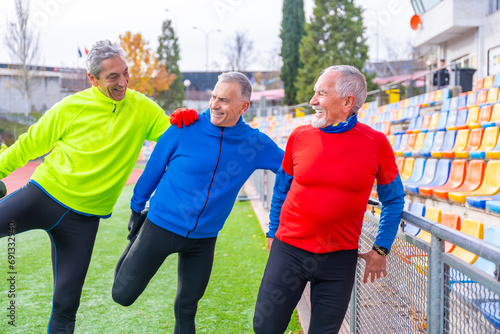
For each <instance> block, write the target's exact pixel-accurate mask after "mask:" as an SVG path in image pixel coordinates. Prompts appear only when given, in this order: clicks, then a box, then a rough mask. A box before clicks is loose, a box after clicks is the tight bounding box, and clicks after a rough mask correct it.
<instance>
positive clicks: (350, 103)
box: [344, 95, 356, 113]
mask: <svg viewBox="0 0 500 334" xmlns="http://www.w3.org/2000/svg"><path fill="white" fill-rule="evenodd" d="M355 104H356V98H355V97H354V96H352V95H348V96H347V97H346V98H345V99H344V110H346V111H348V112H349V113H350V112H351V109H352V108H353V107H354V105H355Z"/></svg>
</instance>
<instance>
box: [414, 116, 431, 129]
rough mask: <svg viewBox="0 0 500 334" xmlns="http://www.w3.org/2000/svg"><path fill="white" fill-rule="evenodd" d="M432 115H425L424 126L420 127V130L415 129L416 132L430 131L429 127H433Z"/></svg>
mask: <svg viewBox="0 0 500 334" xmlns="http://www.w3.org/2000/svg"><path fill="white" fill-rule="evenodd" d="M432 115H433V114H427V115H424V118H423V120H422V126H421V127H420V129H415V130H414V131H418V132H417V133H420V132H427V131H429V127H430V125H431V120H432Z"/></svg>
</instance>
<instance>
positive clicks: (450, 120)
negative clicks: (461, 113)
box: [443, 109, 458, 130]
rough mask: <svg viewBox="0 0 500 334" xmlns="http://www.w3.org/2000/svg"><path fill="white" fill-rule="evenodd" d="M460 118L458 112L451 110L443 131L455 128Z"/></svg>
mask: <svg viewBox="0 0 500 334" xmlns="http://www.w3.org/2000/svg"><path fill="white" fill-rule="evenodd" d="M457 117H458V110H456V109H451V110H450V111H449V112H448V119H447V120H446V126H445V128H444V129H443V130H447V129H451V127H453V126H455V123H456V122H457Z"/></svg>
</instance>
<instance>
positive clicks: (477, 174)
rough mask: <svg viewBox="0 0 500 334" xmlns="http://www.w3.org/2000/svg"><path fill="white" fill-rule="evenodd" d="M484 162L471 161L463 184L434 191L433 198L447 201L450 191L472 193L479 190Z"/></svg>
mask: <svg viewBox="0 0 500 334" xmlns="http://www.w3.org/2000/svg"><path fill="white" fill-rule="evenodd" d="M484 169H485V161H484V160H471V161H470V162H469V166H468V167H467V172H466V174H465V180H464V182H463V183H462V184H461V185H460V186H458V187H457V188H455V189H445V188H441V189H434V190H433V191H432V194H433V196H435V197H437V198H442V199H448V193H449V192H450V191H455V192H457V191H473V190H476V189H477V188H479V186H480V185H481V183H482V182H483V178H484Z"/></svg>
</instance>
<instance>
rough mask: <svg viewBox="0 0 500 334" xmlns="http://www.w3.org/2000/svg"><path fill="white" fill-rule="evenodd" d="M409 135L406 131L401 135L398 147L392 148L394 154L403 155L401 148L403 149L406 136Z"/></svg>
mask: <svg viewBox="0 0 500 334" xmlns="http://www.w3.org/2000/svg"><path fill="white" fill-rule="evenodd" d="M409 136H410V135H409V134H407V133H405V134H402V135H401V140H400V141H399V147H395V148H394V149H393V150H394V154H395V155H398V156H402V155H403V150H404V149H405V147H406V144H408V137H409Z"/></svg>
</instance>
